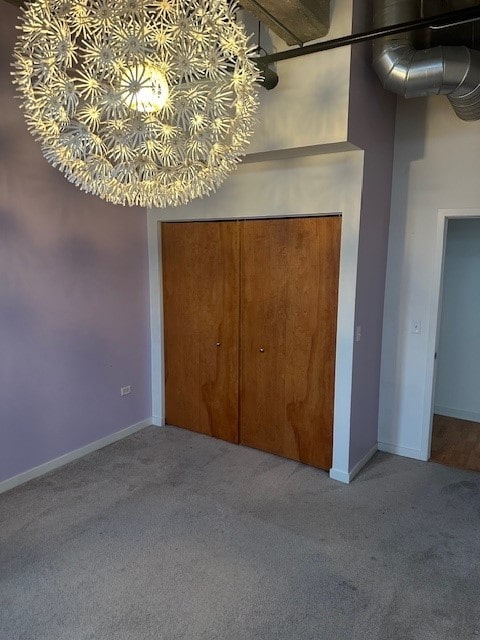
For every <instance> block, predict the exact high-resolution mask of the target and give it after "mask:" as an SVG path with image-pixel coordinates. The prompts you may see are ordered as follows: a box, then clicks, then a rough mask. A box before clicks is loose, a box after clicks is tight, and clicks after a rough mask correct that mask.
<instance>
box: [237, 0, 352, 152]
mask: <svg viewBox="0 0 480 640" xmlns="http://www.w3.org/2000/svg"><path fill="white" fill-rule="evenodd" d="M352 14H353V0H331V29H330V32H329V33H328V34H327V36H326V37H325V38H323V39H324V40H329V39H330V38H336V37H339V36H342V35H347V34H349V33H351V28H352ZM247 26H248V27H249V30H250V31H251V30H252V28H253V26H254V25H251V23H250V21H249V22H248V25H247ZM262 44H264V45H265V48H268V52H269V53H273V52H274V51H275V50H282V51H283V50H285V49H288V47H287V45H286V44H285V43H284V42H282V41H281V40H280V38H278V37H277V36H275V35H273V34H272V35H271V41H270V44H266V43H265V39H264V41H263V43H262ZM276 71H277V73H278V76H279V83H278V85H277V87H276V88H275V89H274V90H272V91H266V90H264V89H262V90H261V103H260V110H259V114H258V118H259V124H258V126H257V128H256V132H255V135H254V136H253V138H252V142H251V145H250V148H249V150H248V153H249V154H253V153H263V152H275V151H278V150H283V149H292V148H298V147H311V146H315V145H324V144H332V143H339V142H345V141H347V136H348V106H349V81H350V47H342V48H340V49H334V50H331V51H325V52H322V53H315V54H311V55H308V56H305V57H302V58H296V59H292V60H283V61H281V62H278V63H277V65H276Z"/></svg>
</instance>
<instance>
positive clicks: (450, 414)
mask: <svg viewBox="0 0 480 640" xmlns="http://www.w3.org/2000/svg"><path fill="white" fill-rule="evenodd" d="M434 411H435V413H436V414H438V415H440V416H447V418H458V419H459V420H468V421H470V422H480V413H478V411H464V410H463V409H455V408H452V407H441V406H439V405H435V408H434Z"/></svg>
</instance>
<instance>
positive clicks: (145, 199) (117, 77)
mask: <svg viewBox="0 0 480 640" xmlns="http://www.w3.org/2000/svg"><path fill="white" fill-rule="evenodd" d="M237 9H238V5H237V3H236V2H228V1H227V0H32V1H31V2H30V3H29V4H27V6H26V8H25V10H24V11H23V13H22V16H21V23H20V35H19V37H18V39H17V42H16V45H15V50H14V63H13V67H14V70H13V71H12V75H13V77H14V83H15V84H16V85H17V89H18V91H19V92H20V96H21V101H22V106H23V108H24V111H25V119H26V122H27V126H28V128H29V130H30V131H31V133H32V134H33V135H34V137H35V138H36V139H37V140H38V141H39V142H40V143H41V146H42V151H43V155H44V156H45V158H46V159H47V160H48V161H49V162H50V163H51V164H52V165H53V166H55V167H58V168H59V169H60V170H61V171H62V172H63V173H64V174H65V176H66V177H67V179H68V180H70V182H72V183H74V184H75V185H77V186H78V187H80V188H81V189H83V190H84V191H86V192H87V193H93V194H95V195H98V196H100V197H101V198H103V199H104V200H107V201H109V202H113V203H117V204H128V205H140V206H144V207H148V206H158V207H165V206H177V205H180V204H185V203H187V202H188V201H189V200H191V199H192V198H196V197H201V196H204V195H206V194H208V193H210V192H212V191H213V190H215V189H216V187H218V186H219V185H220V184H221V183H222V182H223V181H224V179H225V178H226V176H227V175H228V174H229V173H230V172H231V171H232V170H233V169H234V168H235V167H236V165H237V163H238V162H239V160H240V158H241V157H242V156H243V155H244V154H245V151H246V148H247V146H248V143H249V140H250V137H251V135H252V130H253V126H254V123H255V112H256V109H257V106H258V97H257V91H256V84H255V83H256V82H257V81H258V80H259V72H258V69H257V67H256V66H255V63H254V62H253V60H252V59H251V55H252V53H253V51H254V48H253V47H252V46H251V45H250V43H249V38H248V37H247V36H246V34H245V30H244V27H243V25H242V24H240V23H239V22H237V20H236V12H237Z"/></svg>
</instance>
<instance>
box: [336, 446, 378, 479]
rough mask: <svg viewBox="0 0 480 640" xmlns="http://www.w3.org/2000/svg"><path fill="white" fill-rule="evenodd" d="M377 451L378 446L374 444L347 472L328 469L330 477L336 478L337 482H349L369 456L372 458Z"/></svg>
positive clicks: (369, 458)
mask: <svg viewBox="0 0 480 640" xmlns="http://www.w3.org/2000/svg"><path fill="white" fill-rule="evenodd" d="M377 451H378V447H377V445H376V444H375V445H374V446H373V447H372V448H371V449H370V451H367V453H366V454H365V455H364V456H363V458H362V459H361V460H359V462H357V464H356V465H355V466H354V467H353V469H351V470H350V471H349V472H348V473H345V471H340V470H339V469H330V478H332V480H338V481H339V482H343V483H345V484H349V483H350V482H351V481H352V480H353V479H354V478H355V476H357V475H358V474H359V473H360V471H361V470H362V469H363V467H364V466H365V465H366V464H367V462H368V461H369V460H371V458H373V456H374V455H375V454H376V453H377Z"/></svg>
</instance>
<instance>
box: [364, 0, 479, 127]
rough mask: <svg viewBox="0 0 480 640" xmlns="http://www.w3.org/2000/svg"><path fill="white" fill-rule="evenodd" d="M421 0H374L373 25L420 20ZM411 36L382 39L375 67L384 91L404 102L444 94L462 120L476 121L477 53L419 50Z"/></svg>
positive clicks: (376, 47) (463, 49) (375, 54)
mask: <svg viewBox="0 0 480 640" xmlns="http://www.w3.org/2000/svg"><path fill="white" fill-rule="evenodd" d="M420 13H421V12H420V0H376V3H375V14H374V25H375V27H384V26H388V25H392V24H398V23H401V22H408V21H410V20H417V19H418V18H419V17H420ZM413 37H414V36H413V35H412V34H408V33H405V34H399V35H394V36H388V37H386V38H381V39H379V40H377V41H375V42H374V45H373V65H374V68H375V71H376V72H377V74H378V76H379V78H380V80H381V81H382V84H383V86H384V87H385V89H388V90H389V91H393V92H394V93H397V94H399V95H401V96H403V97H405V98H417V97H425V96H430V95H437V94H443V95H446V96H447V97H448V99H449V100H450V102H451V104H452V107H453V108H454V110H455V113H456V114H457V115H458V117H459V118H461V119H462V120H479V119H480V52H479V51H475V50H474V49H469V48H468V47H463V46H459V47H432V48H431V49H422V50H417V49H416V48H415V46H414V43H413Z"/></svg>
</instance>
